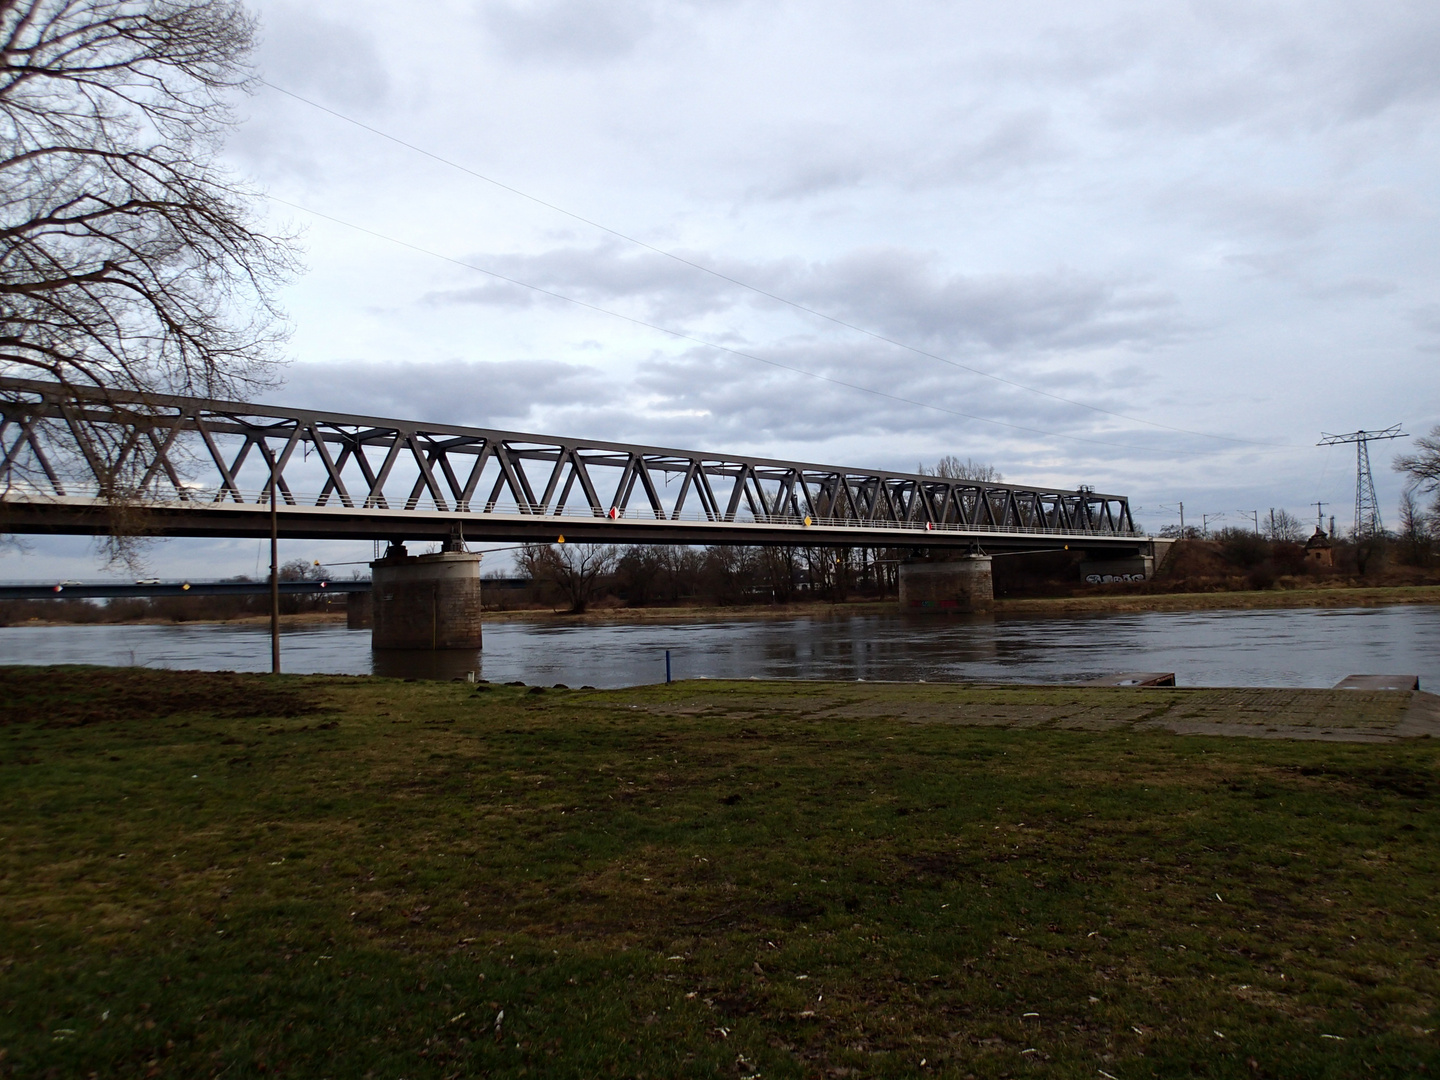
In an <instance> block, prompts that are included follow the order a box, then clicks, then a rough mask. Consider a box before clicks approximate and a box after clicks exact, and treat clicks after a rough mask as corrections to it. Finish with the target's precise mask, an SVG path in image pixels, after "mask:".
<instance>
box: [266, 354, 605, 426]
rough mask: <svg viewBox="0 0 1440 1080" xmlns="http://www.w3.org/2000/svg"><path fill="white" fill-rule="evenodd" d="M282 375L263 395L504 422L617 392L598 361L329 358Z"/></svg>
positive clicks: (522, 421)
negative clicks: (281, 382)
mask: <svg viewBox="0 0 1440 1080" xmlns="http://www.w3.org/2000/svg"><path fill="white" fill-rule="evenodd" d="M285 376H286V380H285V386H284V389H283V390H282V391H281V392H279V393H277V394H272V395H269V397H270V398H272V399H273V400H275V401H277V402H281V403H283V404H285V405H288V406H291V407H293V408H313V409H322V410H325V411H331V412H352V413H360V414H366V415H370V416H384V417H393V418H395V419H399V420H423V421H429V422H432V423H442V424H467V425H473V426H477V427H498V428H509V429H517V428H521V429H527V430H529V429H530V425H533V424H534V423H536V422H539V421H542V420H544V419H545V417H546V414H547V413H552V412H554V411H556V410H563V409H565V408H567V407H570V406H575V405H578V404H582V403H583V404H584V405H585V406H586V407H587V408H603V407H604V406H605V405H606V404H608V403H609V402H610V401H612V400H613V399H614V395H615V387H614V382H613V380H611V379H609V378H607V377H606V376H605V374H604V373H603V372H601V371H599V370H598V369H596V368H593V367H586V366H583V365H578V364H566V363H561V362H559V361H555V360H506V361H498V362H466V361H461V360H451V361H441V362H435V363H418V362H413V361H373V360H351V361H333V362H330V363H306V364H295V365H293V366H291V367H290V368H288V369H287V370H286V372H285Z"/></svg>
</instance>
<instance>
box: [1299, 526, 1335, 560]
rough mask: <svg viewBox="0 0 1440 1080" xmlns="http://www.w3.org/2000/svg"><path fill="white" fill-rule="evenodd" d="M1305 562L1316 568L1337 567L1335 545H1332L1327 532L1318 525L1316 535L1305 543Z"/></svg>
mask: <svg viewBox="0 0 1440 1080" xmlns="http://www.w3.org/2000/svg"><path fill="white" fill-rule="evenodd" d="M1305 561H1306V562H1307V563H1310V564H1312V565H1314V566H1334V565H1335V545H1333V544H1332V543H1330V538H1329V537H1328V536H1326V535H1325V530H1324V529H1322V528H1320V527H1319V526H1318V525H1317V526H1316V527H1315V535H1314V536H1312V537H1310V539H1309V540H1307V541H1306V542H1305Z"/></svg>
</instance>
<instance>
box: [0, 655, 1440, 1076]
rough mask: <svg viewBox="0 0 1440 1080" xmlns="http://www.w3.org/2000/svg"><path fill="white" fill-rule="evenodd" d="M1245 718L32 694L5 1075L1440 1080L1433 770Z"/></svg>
mask: <svg viewBox="0 0 1440 1080" xmlns="http://www.w3.org/2000/svg"><path fill="white" fill-rule="evenodd" d="M1311 693H1312V694H1325V693H1328V692H1322V691H1317V692H1311ZM1342 698H1343V695H1342ZM1233 700H1234V699H1233V697H1232V698H1226V697H1224V696H1223V695H1222V696H1219V697H1206V696H1205V694H1204V693H1203V692H1191V693H1187V692H1186V691H1174V690H1073V689H1063V688H1060V689H1023V688H1022V689H1003V690H997V689H984V688H964V687H946V686H934V685H930V686H923V685H922V686H875V685H868V684H867V685H865V686H856V685H854V684H765V683H754V682H750V683H686V684H677V685H675V686H672V687H663V686H661V687H648V688H639V689H634V690H628V691H606V692H599V691H567V690H557V689H552V690H547V691H543V692H537V691H535V690H533V689H529V688H523V687H493V688H484V689H481V690H479V691H476V690H474V689H472V688H470V687H468V686H465V685H463V684H434V683H402V682H391V681H383V680H373V679H351V678H313V677H312V678H299V677H296V678H288V677H287V678H280V679H270V678H265V677H260V676H256V677H249V676H238V675H224V674H216V675H205V674H196V673H168V674H167V673H160V672H147V671H128V670H122V671H116V670H95V669H76V668H68V669H45V670H40V669H17V668H9V669H0V805H3V815H0V835H3V841H0V1073H3V1074H4V1075H9V1076H17V1077H33V1076H57V1077H84V1076H93V1075H98V1076H102V1077H110V1076H138V1077H154V1076H184V1077H191V1076H210V1075H222V1074H223V1075H225V1076H227V1077H246V1076H259V1075H265V1076H276V1075H283V1076H334V1077H342V1076H374V1077H386V1078H394V1077H408V1078H411V1080H415V1078H419V1077H445V1076H472V1075H481V1076H545V1077H552V1076H553V1077H592V1076H612V1075H613V1076H649V1077H671V1076H707V1077H711V1076H724V1077H749V1076H757V1075H763V1076H765V1077H792V1076H794V1077H800V1076H803V1077H844V1076H856V1077H859V1076H919V1075H925V1076H930V1075H933V1076H948V1077H967V1076H975V1077H989V1076H1027V1075H1037V1076H1040V1075H1043V1076H1058V1077H1072V1076H1073V1077H1097V1076H1111V1077H1118V1078H1120V1080H1131V1078H1134V1077H1151V1076H1160V1077H1174V1076H1210V1077H1257V1076H1259V1077H1354V1076H1415V1075H1427V1072H1426V1070H1427V1069H1428V1070H1429V1072H1430V1073H1433V1072H1434V1071H1435V1070H1436V1069H1437V1067H1440V1039H1437V1031H1436V1029H1437V1028H1440V1006H1437V1002H1440V973H1437V972H1440V967H1437V961H1440V926H1437V920H1436V915H1437V914H1440V907H1437V905H1440V898H1437V895H1436V894H1437V891H1440V890H1437V885H1440V857H1437V856H1440V841H1437V827H1440V809H1437V804H1436V795H1437V793H1440V768H1437V766H1440V760H1437V758H1440V740H1435V739H1408V740H1397V741H1393V742H1388V743H1369V744H1366V743H1354V742H1326V741H1319V740H1309V741H1301V740H1294V739H1279V738H1274V737H1272V738H1269V739H1252V738H1221V737H1216V736H1208V735H1175V734H1172V733H1169V732H1165V731H1161V730H1153V729H1147V728H1146V727H1144V725H1145V724H1146V723H1147V722H1148V721H1147V718H1148V717H1155V716H1161V715H1165V714H1167V713H1174V712H1176V710H1180V713H1181V714H1183V715H1184V716H1186V717H1188V718H1190V719H1191V720H1194V721H1195V722H1197V723H1198V722H1199V721H1200V720H1203V719H1204V718H1205V717H1206V716H1207V715H1208V716H1211V718H1212V719H1215V720H1217V721H1221V722H1223V721H1225V720H1226V715H1225V713H1226V710H1227V709H1230V708H1232V707H1233ZM1327 700H1328V699H1327ZM1337 700H1340V699H1337ZM1343 700H1344V701H1345V702H1346V703H1348V704H1344V705H1343V706H1342V705H1333V706H1332V714H1333V717H1340V716H1341V714H1342V713H1343V712H1344V710H1345V709H1349V710H1350V713H1355V712H1356V710H1359V711H1360V712H1362V713H1363V712H1365V711H1366V710H1367V709H1368V710H1372V711H1375V712H1376V717H1371V718H1370V720H1368V721H1367V720H1366V718H1365V717H1363V716H1360V717H1359V718H1355V717H1352V720H1353V725H1352V726H1355V727H1356V729H1357V730H1359V729H1361V728H1365V726H1366V724H1367V723H1368V724H1369V726H1370V728H1373V729H1374V730H1380V729H1383V728H1384V727H1385V725H1386V724H1390V725H1393V724H1394V723H1396V721H1397V718H1398V716H1399V713H1400V712H1401V711H1403V708H1402V706H1403V702H1404V700H1407V699H1405V698H1403V697H1385V696H1384V695H1374V696H1365V697H1359V696H1352V697H1349V698H1343ZM1227 701H1228V702H1232V704H1226V702H1227ZM1295 701H1300V702H1301V703H1302V704H1304V703H1305V702H1310V703H1312V704H1313V703H1317V702H1320V701H1321V698H1319V697H1315V698H1313V699H1311V698H1304V699H1300V698H1297V699H1293V700H1291V707H1296V706H1295V705H1294V702H1295ZM1397 701H1398V702H1400V705H1396V704H1395V702H1397ZM1357 702H1358V704H1356V703H1357ZM1283 706H1284V703H1283V702H1282V703H1281V706H1277V707H1283ZM1305 708H1307V709H1308V705H1306V706H1305ZM1207 710H1208V712H1207ZM1381 714H1383V715H1381ZM1347 715H1348V714H1347ZM1333 717H1332V721H1330V722H1333V723H1339V722H1340V721H1339V720H1334V719H1333ZM1377 717H1378V719H1377ZM1342 719H1343V717H1342ZM1377 725H1378V726H1377ZM1087 729H1095V730H1087ZM1221 729H1223V723H1222V726H1221V727H1220V728H1217V730H1221ZM1367 730H1369V729H1367Z"/></svg>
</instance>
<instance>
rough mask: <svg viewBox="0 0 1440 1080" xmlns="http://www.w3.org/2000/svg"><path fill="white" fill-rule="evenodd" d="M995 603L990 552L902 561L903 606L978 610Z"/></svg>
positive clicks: (967, 611)
mask: <svg viewBox="0 0 1440 1080" xmlns="http://www.w3.org/2000/svg"><path fill="white" fill-rule="evenodd" d="M994 606H995V579H994V576H993V574H992V573H991V568H990V556H989V555H962V556H960V557H959V558H950V559H945V558H937V559H907V560H906V561H905V562H903V563H901V564H900V608H901V610H904V611H953V612H959V613H974V612H984V611H990V610H992V609H993V608H994Z"/></svg>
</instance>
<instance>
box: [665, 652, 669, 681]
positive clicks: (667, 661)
mask: <svg viewBox="0 0 1440 1080" xmlns="http://www.w3.org/2000/svg"><path fill="white" fill-rule="evenodd" d="M665 681H666V682H667V683H668V682H669V681H670V650H669V649H666V650H665Z"/></svg>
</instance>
